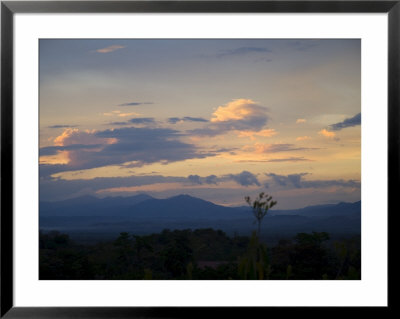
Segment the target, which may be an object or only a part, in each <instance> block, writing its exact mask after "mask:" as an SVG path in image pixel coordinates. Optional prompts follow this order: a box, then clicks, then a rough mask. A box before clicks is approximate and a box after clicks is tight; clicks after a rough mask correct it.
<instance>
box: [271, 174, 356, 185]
mask: <svg viewBox="0 0 400 319" xmlns="http://www.w3.org/2000/svg"><path fill="white" fill-rule="evenodd" d="M265 175H266V176H268V177H270V180H269V181H268V183H269V184H271V183H273V184H275V185H278V186H281V187H285V188H324V187H332V186H339V187H350V188H360V187H361V183H360V182H359V181H356V180H343V179H338V180H304V179H303V177H304V176H306V175H309V173H299V174H289V175H278V174H274V173H267V174H265Z"/></svg>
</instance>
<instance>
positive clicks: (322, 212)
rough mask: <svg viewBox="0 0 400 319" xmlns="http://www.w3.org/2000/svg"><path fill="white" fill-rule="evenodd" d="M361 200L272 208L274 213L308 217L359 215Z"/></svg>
mask: <svg viewBox="0 0 400 319" xmlns="http://www.w3.org/2000/svg"><path fill="white" fill-rule="evenodd" d="M360 213H361V201H358V202H354V203H343V202H342V203H339V204H329V205H315V206H307V207H304V208H300V209H291V210H271V214H272V215H274V216H275V215H276V216H278V215H299V216H307V217H328V216H347V217H350V216H352V217H359V215H360Z"/></svg>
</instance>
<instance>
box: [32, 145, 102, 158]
mask: <svg viewBox="0 0 400 319" xmlns="http://www.w3.org/2000/svg"><path fill="white" fill-rule="evenodd" d="M99 147H102V145H101V144H90V145H87V144H73V145H66V146H46V147H42V148H41V149H40V150H39V155H40V156H47V155H55V154H57V152H58V151H75V150H82V149H94V148H99Z"/></svg>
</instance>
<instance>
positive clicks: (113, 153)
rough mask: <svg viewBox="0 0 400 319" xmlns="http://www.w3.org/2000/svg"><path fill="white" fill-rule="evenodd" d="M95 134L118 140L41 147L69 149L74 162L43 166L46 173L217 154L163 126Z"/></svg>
mask: <svg viewBox="0 0 400 319" xmlns="http://www.w3.org/2000/svg"><path fill="white" fill-rule="evenodd" d="M93 137H99V138H107V139H115V140H116V142H115V143H114V144H104V145H101V150H95V151H93V150H92V148H98V147H99V145H96V146H93V145H90V146H88V145H80V144H73V145H69V146H63V147H51V148H43V149H41V153H42V154H44V153H46V154H51V153H52V154H54V153H55V152H56V151H57V150H69V151H70V152H69V158H70V163H69V164H67V165H46V166H43V170H42V171H41V173H42V172H43V174H46V173H47V174H49V173H55V172H57V171H59V172H60V171H67V170H71V171H72V170H80V169H88V168H95V167H101V166H106V165H120V164H123V163H126V162H135V163H136V166H141V165H144V164H149V163H155V162H162V163H169V162H175V161H181V160H185V159H191V158H204V157H207V156H214V155H215V154H214V153H205V152H201V151H200V150H199V149H198V148H197V147H196V146H195V145H193V144H188V143H183V142H181V141H180V140H179V139H180V137H181V134H180V133H179V132H178V131H176V130H171V129H162V128H137V127H126V128H119V129H112V130H105V131H99V132H96V133H94V134H93Z"/></svg>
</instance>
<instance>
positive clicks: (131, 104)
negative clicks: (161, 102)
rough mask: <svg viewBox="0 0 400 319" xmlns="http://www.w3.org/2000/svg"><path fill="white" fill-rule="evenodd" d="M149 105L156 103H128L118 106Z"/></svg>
mask: <svg viewBox="0 0 400 319" xmlns="http://www.w3.org/2000/svg"><path fill="white" fill-rule="evenodd" d="M149 104H154V103H153V102H128V103H122V104H118V106H138V105H149Z"/></svg>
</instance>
